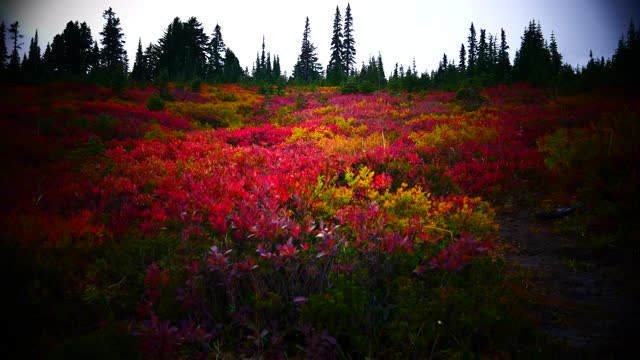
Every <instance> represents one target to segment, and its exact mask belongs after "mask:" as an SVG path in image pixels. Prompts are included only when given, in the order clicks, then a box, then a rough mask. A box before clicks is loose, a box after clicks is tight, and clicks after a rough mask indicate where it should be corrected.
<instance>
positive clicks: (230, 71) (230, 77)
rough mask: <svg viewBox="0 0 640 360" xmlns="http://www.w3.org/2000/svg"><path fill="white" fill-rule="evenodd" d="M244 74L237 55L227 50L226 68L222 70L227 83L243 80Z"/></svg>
mask: <svg viewBox="0 0 640 360" xmlns="http://www.w3.org/2000/svg"><path fill="white" fill-rule="evenodd" d="M243 75H244V72H243V70H242V67H240V61H238V58H237V57H236V55H235V54H234V53H233V51H231V49H229V48H227V50H226V51H225V53H224V66H223V70H222V78H223V81H224V82H226V83H237V82H238V81H240V80H241V79H242V77H243Z"/></svg>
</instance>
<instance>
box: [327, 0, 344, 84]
mask: <svg viewBox="0 0 640 360" xmlns="http://www.w3.org/2000/svg"><path fill="white" fill-rule="evenodd" d="M343 52H344V49H343V43H342V16H341V15H340V8H338V7H337V6H336V14H335V16H334V18H333V36H332V37H331V58H330V59H329V65H328V66H327V80H328V82H329V84H331V85H337V84H339V83H340V82H341V81H342V80H343V74H344V64H343V61H342V54H343Z"/></svg>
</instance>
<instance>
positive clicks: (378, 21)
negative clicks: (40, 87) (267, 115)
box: [0, 0, 640, 74]
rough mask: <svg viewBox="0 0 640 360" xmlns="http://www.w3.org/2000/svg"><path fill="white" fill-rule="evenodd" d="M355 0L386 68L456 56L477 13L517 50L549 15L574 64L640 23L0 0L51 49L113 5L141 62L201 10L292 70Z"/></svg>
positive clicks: (246, 50) (578, 9)
mask: <svg viewBox="0 0 640 360" xmlns="http://www.w3.org/2000/svg"><path fill="white" fill-rule="evenodd" d="M348 2H349V3H351V11H352V15H353V19H354V25H353V27H354V37H355V40H356V51H357V57H356V60H357V64H358V67H360V64H361V63H362V61H366V60H367V59H368V58H369V57H370V56H371V55H374V56H377V54H378V52H380V53H381V54H382V59H383V61H384V63H385V70H386V73H387V74H389V73H390V72H391V71H392V70H393V66H394V64H395V63H396V62H397V63H400V64H404V65H405V67H406V66H408V65H410V64H411V62H412V60H413V58H414V57H415V62H416V67H417V69H418V71H420V72H424V71H425V70H428V71H431V70H433V69H434V68H436V67H437V66H438V62H439V61H440V59H442V54H443V53H446V54H447V56H448V57H449V59H454V60H455V61H456V63H457V60H458V52H459V50H460V44H461V43H465V46H466V41H467V36H468V34H469V25H470V24H471V22H473V23H474V25H475V27H476V30H477V32H478V35H479V33H480V29H481V28H482V29H486V30H487V33H491V34H494V35H497V36H499V34H500V28H504V29H505V31H506V34H507V42H508V44H509V46H510V47H511V49H510V50H509V52H510V54H511V57H512V58H513V56H514V54H515V51H516V50H517V49H518V48H519V45H520V37H521V36H522V34H523V31H524V29H525V27H526V26H527V24H528V23H529V21H530V20H532V19H535V20H537V21H540V22H541V24H542V30H543V32H544V34H545V37H546V38H547V39H548V38H549V36H550V34H551V32H552V31H553V32H554V33H555V36H556V39H557V41H558V45H559V49H560V52H561V53H562V54H563V56H564V61H565V62H567V63H569V64H571V65H572V66H576V65H585V64H586V61H587V59H588V54H589V50H590V49H592V50H593V54H594V56H597V57H600V56H604V57H610V56H611V55H612V54H613V51H614V49H615V47H616V45H617V42H618V39H619V38H620V36H621V35H622V34H623V33H626V31H627V26H628V24H629V20H630V19H631V18H633V19H634V22H635V23H636V26H637V24H638V23H640V6H639V5H638V4H635V3H638V1H635V2H634V1H631V0H536V1H518V0H486V1H472V0H466V1H465V0H460V1H458V0H437V1H430V0H394V1H381V0H350V1H342V0H337V1H305V0H269V1H242V0H235V1H229V0H225V1H220V0H200V1H197V0H178V1H170V2H169V1H159V0H111V1H104V0H0V20H1V21H4V22H5V24H7V25H8V24H10V23H12V22H14V21H16V20H17V21H19V22H20V30H21V33H23V34H24V39H23V42H24V45H23V49H25V48H27V47H28V44H29V39H31V37H33V34H34V33H35V31H36V29H37V30H38V33H39V37H40V46H41V48H42V50H43V51H44V47H45V46H46V44H47V42H51V40H52V39H53V36H54V35H55V34H57V33H61V32H62V30H63V29H64V27H65V25H66V23H67V22H68V21H69V20H74V21H75V20H78V21H80V22H83V21H86V22H87V24H89V26H90V27H91V30H92V34H93V37H94V38H95V39H98V38H99V33H100V31H101V30H102V26H103V23H104V21H103V18H102V12H103V11H104V10H105V9H107V8H108V7H109V6H111V7H112V8H113V10H114V11H115V13H116V16H118V17H119V18H120V20H121V25H122V29H123V30H124V33H125V40H126V49H127V52H128V54H129V58H130V61H131V62H133V58H134V57H135V50H136V47H137V44H138V38H142V43H143V46H145V47H146V46H147V45H148V44H149V43H150V42H153V43H156V42H157V40H158V39H159V38H160V37H161V36H162V33H163V30H164V29H165V28H166V27H167V25H168V24H169V23H170V22H171V21H172V20H173V18H174V17H176V16H177V17H180V19H182V20H183V21H186V20H187V19H188V18H189V17H190V16H195V17H197V18H198V20H199V21H200V22H201V23H202V24H203V25H204V29H205V31H206V32H207V34H208V35H211V33H212V32H213V28H214V27H215V25H216V23H218V24H220V26H221V28H222V37H223V39H224V41H225V43H226V45H227V46H228V47H230V48H231V49H232V50H233V51H234V52H235V53H236V56H238V58H239V59H240V64H241V65H242V67H248V68H249V69H251V67H252V63H253V62H254V61H255V58H256V52H258V51H259V50H260V47H261V44H262V37H263V36H264V37H265V39H266V48H267V51H270V52H271V53H272V54H277V55H279V56H280V62H281V65H282V68H283V70H284V71H287V73H288V74H291V71H292V68H293V65H294V63H295V62H296V59H297V56H298V54H299V52H300V44H301V40H302V32H303V30H304V21H305V17H306V16H308V17H309V21H310V26H311V38H310V40H311V42H312V43H313V44H314V45H316V47H317V52H318V56H319V59H320V62H321V63H322V65H323V67H326V65H327V63H328V61H329V54H330V51H329V48H330V41H331V34H332V32H331V30H332V26H333V17H334V14H335V9H336V5H337V6H339V7H340V13H341V14H342V17H343V19H344V14H345V11H346V6H347V3H348Z"/></svg>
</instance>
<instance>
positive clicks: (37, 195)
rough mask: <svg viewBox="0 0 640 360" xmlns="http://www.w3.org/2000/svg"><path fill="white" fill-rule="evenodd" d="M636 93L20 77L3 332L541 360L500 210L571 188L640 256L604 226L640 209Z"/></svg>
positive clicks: (10, 128)
mask: <svg viewBox="0 0 640 360" xmlns="http://www.w3.org/2000/svg"><path fill="white" fill-rule="evenodd" d="M192 90H196V91H192ZM633 100H634V99H632V98H628V97H625V96H624V95H615V94H612V93H610V92H607V93H591V94H588V95H579V96H564V97H550V96H548V95H547V94H545V92H544V91H542V90H540V89H536V88H532V87H529V86H526V85H513V86H508V87H507V86H496V87H492V88H488V89H485V90H483V91H478V90H475V89H465V90H464V91H461V92H459V93H457V94H456V93H448V92H428V93H422V94H389V93H386V92H379V93H372V94H366V95H365V94H342V93H341V92H339V91H338V89H336V88H323V87H319V88H289V89H287V91H286V92H285V93H284V94H280V95H274V96H264V95H259V94H258V93H257V92H256V89H252V88H243V87H240V86H237V85H222V86H209V85H202V86H200V87H199V88H197V89H186V88H184V87H181V86H177V85H175V84H170V85H169V86H167V87H165V88H162V89H157V88H153V87H147V88H130V89H124V90H122V91H121V92H119V93H114V92H112V90H110V89H108V88H101V87H96V86H92V85H82V84H72V83H51V84H47V85H43V86H40V87H36V86H14V87H12V88H11V89H10V91H5V92H4V95H2V96H0V106H1V107H2V109H3V112H2V126H3V131H2V133H1V134H0V137H1V138H2V139H1V141H0V144H1V145H0V146H2V151H1V152H0V156H1V157H2V162H3V166H2V169H3V170H2V176H1V177H0V181H1V184H0V185H1V186H0V189H1V190H0V191H2V198H3V199H5V201H4V202H3V205H2V208H1V215H2V216H1V217H0V220H1V221H2V224H3V234H2V237H3V244H2V246H3V248H2V251H1V252H2V256H3V259H2V262H3V264H4V266H6V269H5V271H4V273H5V274H7V275H6V281H5V282H6V283H7V284H8V289H10V291H9V294H8V295H6V297H7V300H8V305H5V306H7V308H5V311H6V312H7V314H6V315H7V316H8V317H9V318H12V319H13V318H15V319H16V320H15V321H12V322H10V328H11V329H12V331H13V334H14V335H13V337H10V339H11V340H12V342H13V343H14V344H15V345H16V346H18V347H20V349H21V351H23V352H24V353H26V354H28V353H31V354H36V355H38V356H44V355H46V356H51V357H54V358H55V357H56V356H58V357H60V358H69V357H73V356H77V357H83V356H88V355H87V354H93V355H92V356H93V357H98V358H99V356H103V357H104V358H114V357H118V358H125V357H126V358H131V357H134V358H135V357H141V358H153V359H161V358H167V359H174V358H209V357H215V358H219V357H222V358H237V357H242V356H244V357H264V358H318V359H331V358H364V357H368V358H458V357H471V356H474V355H475V356H488V357H492V358H495V357H512V356H514V354H522V353H529V354H539V352H540V351H543V348H544V341H545V340H544V339H543V337H542V336H541V335H540V333H539V332H538V331H537V329H536V328H535V325H534V323H533V322H532V321H531V320H530V319H529V315H528V308H527V306H528V304H527V298H526V291H525V283H526V281H525V275H524V274H523V273H522V271H520V270H519V269H518V268H517V267H514V266H513V265H511V264H509V263H507V262H506V261H505V259H504V252H505V246H504V243H503V241H502V239H500V238H499V237H498V225H497V222H496V209H499V208H500V207H501V206H504V205H505V204H514V203H516V204H522V203H526V204H536V202H537V200H539V199H540V198H541V197H543V196H544V197H545V199H550V202H551V203H552V204H559V205H561V204H567V203H575V202H579V203H580V204H581V219H582V220H583V224H584V226H585V227H586V228H589V229H592V230H593V231H601V232H603V233H607V234H608V236H610V237H611V238H612V239H613V240H612V241H619V242H620V243H621V244H624V245H625V246H630V247H637V245H635V244H633V241H632V239H633V237H634V236H635V235H634V234H638V228H637V224H635V223H634V222H633V221H630V220H629V221H628V222H627V223H623V224H626V225H624V226H623V229H624V231H618V232H613V233H612V232H609V230H610V229H612V228H616V229H618V226H619V224H620V221H621V219H627V218H629V214H637V213H638V208H637V204H636V203H635V202H633V201H629V199H633V198H634V197H635V198H637V195H638V194H637V192H638V190H637V186H636V184H637V180H638V174H639V172H638V165H637V164H635V163H634V162H632V161H629V159H632V158H633V157H634V154H638V153H639V152H638V150H639V149H638V146H639V145H638V144H640V138H639V137H640V133H639V125H638V124H639V123H638V114H639V113H640V112H639V110H640V109H639V108H638V104H640V102H638V101H633ZM96 354H99V355H96Z"/></svg>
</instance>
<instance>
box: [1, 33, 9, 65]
mask: <svg viewBox="0 0 640 360" xmlns="http://www.w3.org/2000/svg"><path fill="white" fill-rule="evenodd" d="M7 58H8V55H7V43H6V27H5V25H4V21H3V22H2V24H0V72H2V71H4V70H5V68H6V64H7Z"/></svg>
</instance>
